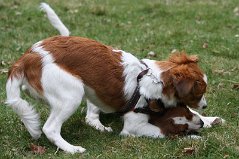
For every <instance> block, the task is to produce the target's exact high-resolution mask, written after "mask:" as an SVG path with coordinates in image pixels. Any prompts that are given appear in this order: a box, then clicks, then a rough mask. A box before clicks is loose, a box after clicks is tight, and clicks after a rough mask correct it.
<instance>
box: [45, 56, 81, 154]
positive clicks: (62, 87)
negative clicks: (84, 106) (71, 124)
mask: <svg viewBox="0 0 239 159" xmlns="http://www.w3.org/2000/svg"><path fill="white" fill-rule="evenodd" d="M47 58H48V57H47ZM43 61H44V60H43ZM41 82H42V87H43V90H44V96H45V99H46V100H47V101H48V103H49V104H50V106H51V113H50V116H49V117H48V119H47V121H46V123H45V124H44V126H43V132H44V133H45V134H46V136H47V138H48V139H49V140H50V141H51V142H53V143H54V144H55V145H56V146H57V147H59V148H60V149H62V150H64V151H66V152H69V153H75V152H80V153H82V152H84V151H85V149H84V148H82V147H80V146H73V145H71V144H69V143H68V142H67V141H65V140H64V139H63V138H62V137H61V135H60V132H61V126H62V124H63V123H64V122H65V121H66V120H67V119H68V118H69V117H70V116H71V115H72V114H73V113H74V112H75V111H76V109H77V108H78V106H79V105H80V103H81V100H82V98H83V96H84V88H83V86H84V84H83V83H82V81H81V80H79V79H78V78H76V77H74V76H72V75H71V74H70V73H67V72H66V71H64V70H62V69H61V68H60V67H59V66H57V65H56V64H54V63H51V64H47V65H45V67H44V68H43V70H42V79H41Z"/></svg>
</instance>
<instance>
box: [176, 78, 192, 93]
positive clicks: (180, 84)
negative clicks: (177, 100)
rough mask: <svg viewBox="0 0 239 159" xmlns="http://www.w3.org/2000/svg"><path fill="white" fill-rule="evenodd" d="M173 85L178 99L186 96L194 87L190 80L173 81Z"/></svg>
mask: <svg viewBox="0 0 239 159" xmlns="http://www.w3.org/2000/svg"><path fill="white" fill-rule="evenodd" d="M173 85H174V87H175V88H176V91H177V93H178V96H179V97H185V96H187V95H188V94H189V93H190V91H191V90H192V88H193V86H194V80H192V79H183V78H181V79H174V81H173Z"/></svg>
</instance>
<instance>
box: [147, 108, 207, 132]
mask: <svg viewBox="0 0 239 159" xmlns="http://www.w3.org/2000/svg"><path fill="white" fill-rule="evenodd" d="M149 122H150V123H151V124H153V125H156V126H158V127H159V128H160V129H161V131H162V133H163V134H164V135H166V136H170V135H186V134H188V133H190V132H197V131H198V130H199V129H200V128H202V127H203V125H204V123H203V121H202V120H201V119H200V117H199V116H198V115H196V114H194V113H192V112H191V111H190V110H189V109H188V108H187V107H186V106H182V105H180V106H177V107H173V108H166V109H165V110H164V112H163V114H162V115H157V114H150V121H149Z"/></svg>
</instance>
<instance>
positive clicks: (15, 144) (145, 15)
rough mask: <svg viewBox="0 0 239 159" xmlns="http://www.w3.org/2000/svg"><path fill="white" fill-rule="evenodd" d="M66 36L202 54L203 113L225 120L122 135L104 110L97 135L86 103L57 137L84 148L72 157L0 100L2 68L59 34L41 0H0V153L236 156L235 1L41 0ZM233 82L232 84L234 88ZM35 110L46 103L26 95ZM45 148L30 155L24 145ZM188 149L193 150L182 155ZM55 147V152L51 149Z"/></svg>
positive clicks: (138, 52) (141, 52) (238, 21)
mask: <svg viewBox="0 0 239 159" xmlns="http://www.w3.org/2000/svg"><path fill="white" fill-rule="evenodd" d="M47 2H48V3H49V4H50V5H51V6H52V7H53V8H54V9H55V11H56V12H57V13H58V15H59V16H60V17H61V19H62V20H63V22H64V23H65V24H66V26H67V27H68V28H69V29H70V31H71V35H78V36H83V37H88V38H92V39H95V40H98V41H100V42H102V43H105V44H108V45H112V46H114V47H116V48H121V49H123V50H125V51H128V52H131V53H133V54H134V55H135V56H137V57H139V58H144V57H146V56H147V53H148V52H150V51H154V52H156V53H157V57H155V58H154V59H158V60H162V59H165V58H167V57H168V55H169V53H170V52H171V51H172V50H174V49H177V50H185V51H186V52H188V53H189V54H197V55H198V56H199V57H200V60H201V61H200V66H201V67H202V69H203V70H204V71H205V72H206V74H207V75H208V81H209V83H208V90H207V93H206V97H207V101H208V108H207V109H206V110H205V114H206V115H209V116H220V117H222V118H224V119H225V120H226V121H227V124H226V125H224V126H215V127H213V128H210V129H204V130H203V131H202V132H201V134H202V136H203V139H202V140H185V139H182V138H176V139H150V138H143V137H142V138H131V137H128V138H124V137H120V136H119V135H118V134H119V132H120V130H121V128H122V122H121V120H120V119H119V118H117V117H114V116H112V115H102V121H103V123H105V124H106V125H110V126H111V127H112V128H113V130H114V132H113V133H101V132H98V131H97V130H94V129H93V128H91V127H89V126H87V125H86V124H85V122H84V117H85V104H84V103H83V104H82V106H81V107H80V108H79V109H78V111H77V112H76V113H75V114H74V115H73V116H72V117H71V118H70V119H69V120H68V121H67V122H66V123H65V124H64V126H63V129H62V135H63V137H64V138H65V139H66V140H67V141H69V142H70V143H72V144H74V145H80V146H82V147H84V148H86V149H87V151H86V152H85V153H83V154H75V155H70V154H66V153H64V152H62V151H58V152H56V147H55V146H54V145H53V144H51V143H50V142H49V141H48V140H47V138H46V137H45V136H44V135H42V137H41V138H40V139H39V140H38V141H34V140H33V139H31V137H30V135H29V133H28V132H27V130H26V129H25V127H24V126H23V124H22V123H21V121H20V120H19V118H18V116H17V115H16V114H15V113H14V112H13V111H12V109H10V108H9V107H7V106H6V105H5V104H4V100H5V98H6V92H5V82H6V77H7V73H6V69H8V68H9V67H10V65H11V63H13V62H14V61H15V60H16V59H18V58H19V57H20V56H21V54H23V53H24V51H25V50H26V49H27V48H29V47H30V46H31V45H32V44H33V43H35V42H37V41H39V40H41V39H44V38H47V37H49V36H54V35H57V34H58V32H57V31H56V30H55V29H54V28H53V27H52V26H51V25H50V23H49V22H48V20H47V18H46V17H45V16H44V14H43V13H42V12H40V11H39V9H38V6H39V3H40V1H38V0H36V1H30V0H1V1H0V39H1V40H0V60H1V64H0V71H1V72H0V105H1V106H0V158H181V157H183V158H239V89H238V83H239V16H237V15H236V14H239V11H237V13H234V12H233V11H234V9H235V8H236V7H238V8H239V1H238V0H195V1H193V0H158V1H155V0H147V1H146V0H145V1H143V0H141V1H139V0H130V1H128V0H105V1H103V0H91V1H89V0H68V1H60V0H51V1H50V0H47ZM233 87H237V88H233ZM24 98H27V100H28V101H30V102H31V103H32V104H34V105H35V107H36V108H37V110H38V112H39V113H40V114H41V120H42V124H43V123H44V121H45V120H46V118H47V116H48V113H49V110H48V108H47V106H46V104H44V103H41V102H37V101H35V100H33V99H31V98H29V97H28V96H26V95H24ZM31 143H33V144H35V145H40V146H45V147H46V152H45V153H44V154H42V155H39V154H33V153H32V152H31V149H30V144H31ZM187 147H193V148H194V149H195V151H194V152H193V153H192V154H185V153H183V150H184V148H187ZM55 152H56V153H55Z"/></svg>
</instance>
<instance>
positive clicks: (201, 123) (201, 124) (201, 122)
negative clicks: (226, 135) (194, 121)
mask: <svg viewBox="0 0 239 159" xmlns="http://www.w3.org/2000/svg"><path fill="white" fill-rule="evenodd" d="M203 125H204V122H203V121H202V120H201V119H200V128H202V127H203Z"/></svg>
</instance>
